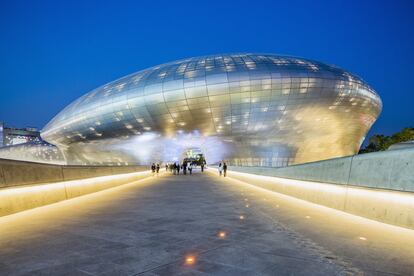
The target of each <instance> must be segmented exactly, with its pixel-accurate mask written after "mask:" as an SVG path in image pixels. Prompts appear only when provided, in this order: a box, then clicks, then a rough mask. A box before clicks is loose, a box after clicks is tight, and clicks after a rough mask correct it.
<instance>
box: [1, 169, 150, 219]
mask: <svg viewBox="0 0 414 276" xmlns="http://www.w3.org/2000/svg"><path fill="white" fill-rule="evenodd" d="M149 176H151V173H150V171H142V172H135V173H127V174H118V175H108V176H100V177H93V178H87V179H79V180H72V181H64V182H57V183H49V184H38V185H30V186H17V187H10V188H4V189H0V216H6V215H10V214H13V213H17V212H20V211H24V210H28V209H32V208H36V207H40V206H44V205H48V204H52V203H56V202H59V201H63V200H66V199H71V198H74V197H78V196H82V195H86V194H91V193H95V192H98V191H102V190H105V189H109V188H113V187H116V186H119V185H122V184H127V183H131V182H134V181H138V180H141V179H144V178H147V177H149Z"/></svg>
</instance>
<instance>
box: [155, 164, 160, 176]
mask: <svg viewBox="0 0 414 276" xmlns="http://www.w3.org/2000/svg"><path fill="white" fill-rule="evenodd" d="M156 170H157V175H158V174H159V173H160V163H157V167H156Z"/></svg>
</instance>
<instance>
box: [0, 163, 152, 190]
mask: <svg viewBox="0 0 414 276" xmlns="http://www.w3.org/2000/svg"><path fill="white" fill-rule="evenodd" d="M148 169H149V168H148V167H147V166H119V167H117V166H62V165H50V164H42V163H33V162H25V161H14V160H6V159H0V189H1V188H6V187H12V186H21V185H29V184H30V185H31V184H39V183H51V182H61V181H69V180H75V179H84V178H90V177H97V176H104V175H114V174H123V173H132V172H140V171H145V170H148Z"/></svg>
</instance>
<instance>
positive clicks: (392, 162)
mask: <svg viewBox="0 0 414 276" xmlns="http://www.w3.org/2000/svg"><path fill="white" fill-rule="evenodd" d="M229 170H233V171H238V172H245V173H252V174H258V175H266V176H275V177H283V178H291V179H298V180H307V181H315V182H322V183H333V184H341V185H353V186H360V187H368V188H377V189H387V190H394V191H404V192H414V148H409V149H399V150H393V151H383V152H375V153H367V154H360V155H354V156H349V157H342V158H335V159H330V160H324V161H318V162H312V163H306V164H302V165H293V166H289V167H284V168H270V167H233V166H231V167H229Z"/></svg>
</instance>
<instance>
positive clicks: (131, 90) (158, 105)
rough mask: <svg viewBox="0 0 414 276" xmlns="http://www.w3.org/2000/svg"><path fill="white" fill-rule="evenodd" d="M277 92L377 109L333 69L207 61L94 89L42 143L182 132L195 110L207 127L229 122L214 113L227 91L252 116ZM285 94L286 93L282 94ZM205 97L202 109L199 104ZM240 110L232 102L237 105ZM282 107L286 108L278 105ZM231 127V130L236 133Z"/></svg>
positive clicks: (261, 57) (270, 58)
mask: <svg viewBox="0 0 414 276" xmlns="http://www.w3.org/2000/svg"><path fill="white" fill-rule="evenodd" d="M276 85H277V87H278V88H277V89H279V90H280V91H282V92H281V93H282V94H294V93H296V92H295V91H298V92H297V93H298V94H300V93H302V91H305V92H303V93H307V92H308V91H317V90H318V91H319V92H318V93H320V91H321V89H322V90H323V89H325V90H326V89H327V88H329V89H330V93H331V92H332V95H324V96H323V97H327V96H329V97H331V98H335V97H337V96H338V93H342V92H341V91H343V93H348V94H350V93H354V94H359V96H361V97H364V98H366V99H368V100H369V101H371V102H372V103H373V104H374V105H378V109H379V110H380V109H381V106H382V104H381V100H380V98H379V97H378V95H377V94H376V93H375V91H374V90H372V89H371V88H370V87H369V86H368V85H367V84H366V83H365V82H363V81H362V80H361V79H360V78H359V77H357V76H355V75H353V74H351V73H349V72H347V71H345V70H343V69H340V68H338V67H336V66H333V65H327V64H324V63H321V62H317V61H313V60H309V59H304V58H298V57H290V56H280V55H274V54H248V53H246V54H224V55H210V56H202V57H194V58H187V59H182V60H178V61H174V62H169V63H166V64H162V65H158V66H154V67H151V68H148V69H145V70H141V71H139V72H136V73H133V74H130V75H128V76H125V77H122V78H120V79H118V80H115V81H113V82H110V83H108V84H105V85H103V86H101V87H98V88H96V89H94V90H92V91H90V92H89V93H87V94H85V95H83V96H82V97H80V98H79V99H77V100H75V101H74V102H72V103H71V104H70V105H68V106H67V107H66V108H65V109H64V110H62V111H61V112H60V113H59V114H58V115H57V116H56V117H55V118H54V119H53V120H52V121H50V122H49V123H48V124H47V125H46V126H45V128H44V129H43V131H42V137H44V138H45V139H46V140H48V141H50V142H56V141H57V140H59V142H58V143H60V142H62V141H63V140H67V141H66V142H68V143H69V142H73V141H81V140H85V139H88V140H89V139H102V138H105V137H118V136H122V135H127V134H128V133H130V134H134V133H135V134H137V133H140V132H142V131H143V130H148V129H153V130H158V131H160V129H162V128H163V127H160V120H161V119H162V120H165V121H169V122H170V123H173V124H175V129H179V128H182V127H184V125H185V124H186V122H185V120H184V119H183V118H180V114H181V113H182V112H184V111H188V110H190V111H191V110H193V111H194V110H198V109H197V107H199V109H200V110H201V109H206V108H207V109H208V110H207V109H206V110H207V112H210V113H212V115H211V116H210V117H211V118H210V121H211V120H212V119H214V118H212V116H213V115H214V114H213V113H220V114H221V115H220V117H221V119H220V120H226V121H227V118H224V117H228V116H227V115H223V114H222V113H223V110H219V109H213V107H214V105H215V104H212V101H214V98H217V101H220V100H221V101H227V102H229V101H231V105H233V100H232V99H230V97H231V96H230V95H231V94H232V89H234V91H237V92H238V93H239V94H240V93H242V92H243V89H245V90H246V91H249V92H250V93H251V94H250V95H249V100H248V101H249V104H250V108H251V109H252V108H254V104H255V103H257V102H259V103H260V102H263V101H265V102H269V103H270V102H271V101H272V100H270V99H265V98H260V97H261V94H262V95H266V93H267V92H268V91H270V90H273V89H274V87H276ZM200 89H202V90H203V91H201V90H200ZM284 89H285V90H286V89H289V92H288V93H284V92H283V90H284ZM253 94H254V95H253ZM220 95H227V96H228V97H227V98H229V99H227V98H226V99H224V98H220V99H219V98H218V97H219V96H220ZM312 95H316V94H315V93H313V94H312ZM282 96H283V95H282ZM205 97H207V99H208V102H209V103H208V104H207V106H206V105H205V103H204V102H202V101H201V100H199V101H197V99H203V98H205ZM263 97H264V96H263ZM289 97H290V98H294V97H293V96H289ZM323 97H321V98H323ZM256 98H257V99H256ZM282 98H283V97H281V99H282ZM285 98H286V100H287V97H285ZM240 104H242V103H241V102H240V101H239V100H237V101H236V105H238V106H239V105H240ZM262 105H263V104H262ZM280 105H286V103H284V102H283V101H282V102H281V104H280ZM180 108H181V109H180ZM143 110H145V112H144V113H145V114H144V113H143V112H142V111H143ZM230 113H231V112H230ZM177 114H178V115H177ZM193 114H194V112H193ZM186 116H187V115H186ZM230 116H231V114H230ZM161 117H162V118H161ZM154 118H156V119H154ZM160 118H161V119H160ZM230 120H231V122H230V125H231V126H232V127H233V126H234V127H233V128H232V129H233V130H235V129H236V128H237V127H238V126H237V124H235V122H233V120H232V119H230ZM233 123H234V124H233ZM215 128H216V129H215V130H216V131H217V132H220V130H218V128H217V126H215ZM98 129H100V130H98ZM109 129H111V130H109ZM114 129H117V130H118V131H113V130H114ZM134 131H135V132H134ZM59 136H61V137H59ZM63 136H65V137H63Z"/></svg>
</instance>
